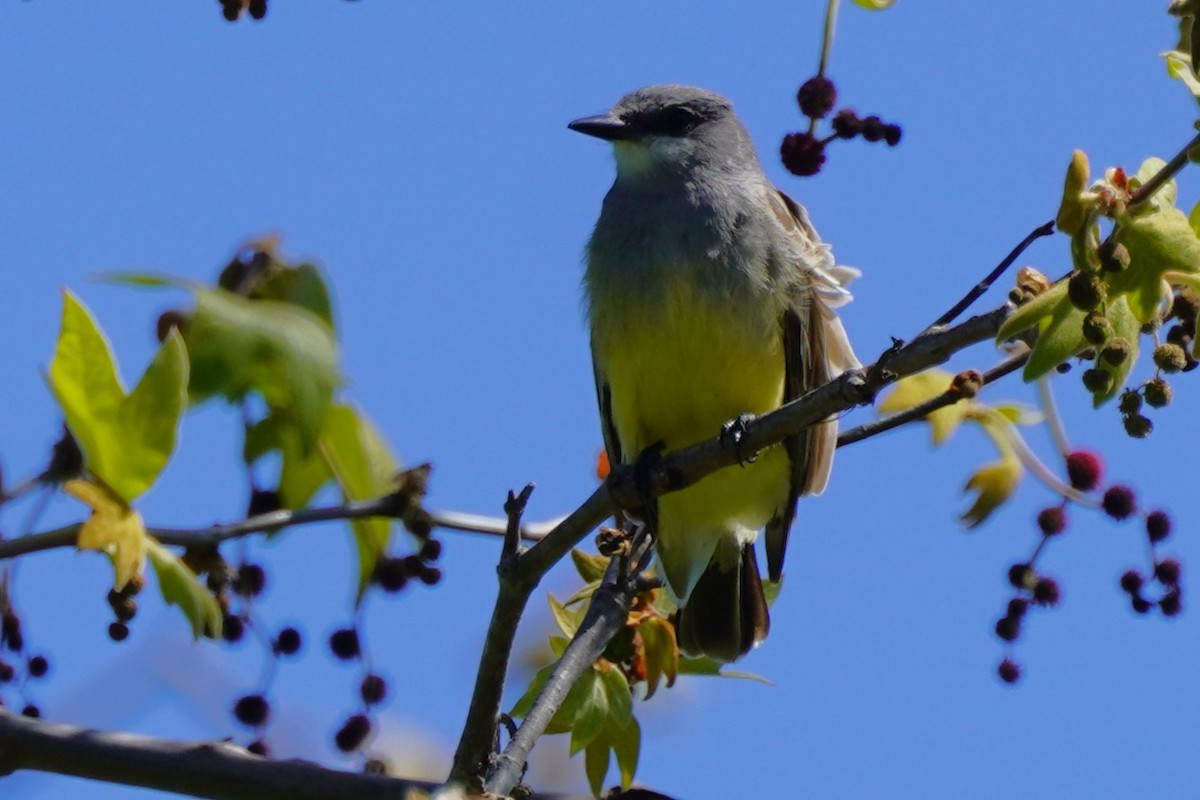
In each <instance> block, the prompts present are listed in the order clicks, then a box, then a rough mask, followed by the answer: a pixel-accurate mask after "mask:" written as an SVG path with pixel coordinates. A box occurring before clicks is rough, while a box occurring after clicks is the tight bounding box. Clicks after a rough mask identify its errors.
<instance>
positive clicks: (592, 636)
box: [483, 558, 637, 796]
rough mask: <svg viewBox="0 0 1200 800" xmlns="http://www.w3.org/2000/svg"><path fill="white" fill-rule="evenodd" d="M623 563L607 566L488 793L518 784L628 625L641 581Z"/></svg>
mask: <svg viewBox="0 0 1200 800" xmlns="http://www.w3.org/2000/svg"><path fill="white" fill-rule="evenodd" d="M620 562H621V559H619V558H613V559H612V561H610V562H609V565H608V571H607V572H606V573H605V576H604V580H603V582H602V583H601V584H600V587H599V588H598V589H596V591H595V592H594V593H593V594H592V600H591V602H590V603H589V604H588V610H587V613H586V614H585V615H584V618H583V621H582V622H581V623H580V624H579V629H578V630H577V631H576V632H575V635H574V636H573V637H572V638H571V642H570V644H568V645H567V649H566V650H565V651H563V654H562V657H561V658H559V659H558V663H557V664H555V665H554V669H553V670H552V671H551V672H550V677H548V678H547V679H546V683H545V684H543V686H542V688H541V691H540V692H538V696H537V698H536V699H535V700H534V701H533V705H532V706H531V707H530V709H529V713H528V714H526V715H525V718H524V719H523V720H522V721H521V727H520V728H518V729H517V732H516V734H515V735H514V736H513V737H512V740H511V741H510V742H509V743H508V747H506V748H505V749H504V752H503V753H501V754H500V755H499V756H497V757H496V760H495V763H494V764H493V765H492V769H491V770H490V772H489V774H488V776H487V778H486V779H485V780H484V783H483V788H484V791H486V792H491V793H493V794H496V795H501V796H506V795H508V793H509V792H510V791H511V790H512V788H513V787H514V786H516V785H517V783H519V782H520V780H521V775H522V773H523V772H524V769H525V762H526V760H527V759H528V758H529V751H530V750H532V749H533V745H534V743H535V742H536V741H537V740H538V739H539V738H540V737H541V735H542V734H543V733H545V732H546V727H547V726H548V725H549V724H550V720H552V719H553V718H554V715H555V713H556V712H557V711H558V709H559V708H560V707H561V706H562V703H563V700H565V699H566V697H567V693H569V692H570V691H571V687H572V686H574V685H575V683H576V681H578V680H579V679H580V677H582V676H583V674H584V673H585V672H586V671H587V670H589V669H592V666H593V665H594V664H595V663H596V659H598V658H599V657H600V656H601V655H602V654H603V653H604V649H605V648H606V647H608V643H609V642H610V641H611V640H612V638H613V637H614V636H616V635H617V633H618V632H620V630H621V629H622V628H623V627H624V626H625V619H626V617H627V616H628V615H629V609H630V608H631V607H632V606H633V599H634V597H635V596H636V594H637V583H636V581H635V579H634V577H633V576H630V575H626V574H624V573H623V571H622V569H621V566H620Z"/></svg>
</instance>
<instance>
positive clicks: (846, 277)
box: [766, 191, 859, 581]
mask: <svg viewBox="0 0 1200 800" xmlns="http://www.w3.org/2000/svg"><path fill="white" fill-rule="evenodd" d="M771 201H772V205H773V210H774V211H775V215H776V217H777V218H778V219H779V221H780V223H781V224H782V226H783V228H784V230H785V231H787V232H788V233H789V234H791V235H792V236H793V237H795V238H796V239H797V252H799V253H801V254H802V255H801V257H802V258H803V259H804V262H805V263H804V265H803V269H804V271H805V272H806V273H808V279H807V280H806V283H807V284H808V287H807V290H806V291H805V292H804V293H803V294H804V297H803V298H801V300H800V302H797V303H795V304H793V305H791V306H790V307H789V308H788V309H787V310H786V311H784V313H783V318H782V320H781V325H782V327H783V350H784V363H785V378H784V397H783V401H784V402H785V403H787V402H790V401H792V400H795V399H796V398H798V397H800V396H801V395H803V394H804V393H805V392H808V391H810V390H811V389H815V388H817V387H818V386H821V385H822V384H825V383H828V382H829V381H831V380H833V379H834V378H836V377H837V376H838V375H840V374H842V372H844V371H846V370H847V369H853V368H855V367H857V366H859V362H858V359H857V358H856V357H855V355H854V350H853V349H852V348H851V346H850V340H849V339H848V338H847V336H846V330H845V328H843V327H842V323H841V320H839V319H838V317H837V314H836V313H835V311H834V309H836V308H837V307H838V306H841V305H844V304H845V303H847V302H849V301H850V297H851V296H850V292H849V291H848V290H847V289H846V284H848V283H849V282H850V281H851V280H853V279H854V278H855V277H857V275H858V272H857V270H853V269H850V268H848V267H837V266H835V265H834V261H833V255H832V253H831V251H830V249H829V246H828V245H826V244H823V243H822V242H821V239H820V237H819V236H818V235H817V232H816V230H815V229H814V228H813V226H812V224H811V223H810V222H809V221H808V215H807V214H806V213H805V211H804V208H803V207H802V206H801V205H800V204H799V203H797V202H796V201H794V200H792V199H791V198H790V197H788V196H787V195H785V194H784V193H783V192H778V191H777V192H773V193H772V194H771ZM798 268H800V267H799V265H798ZM784 447H785V448H786V449H787V453H788V458H789V460H790V461H791V483H790V489H789V492H788V499H787V503H786V504H785V505H784V507H783V508H782V509H781V510H780V513H779V514H778V515H777V516H776V517H775V518H774V519H772V520H771V521H770V522H769V523H767V529H766V549H767V571H768V575H769V576H770V578H771V580H772V581H778V580H779V578H780V576H781V575H782V574H783V557H784V552H785V551H786V550H787V538H788V531H789V530H790V529H791V527H792V521H793V519H794V518H795V516H796V501H797V499H799V497H800V496H801V495H806V494H820V493H821V492H822V491H824V490H825V485H826V484H827V483H828V481H829V471H830V469H831V468H832V466H833V451H834V450H835V449H836V448H837V419H836V418H830V419H827V420H823V421H821V422H818V423H817V424H816V425H813V426H811V427H809V428H808V429H807V430H805V431H804V432H803V433H800V434H798V435H796V436H791V437H788V438H787V439H786V440H785V441H784Z"/></svg>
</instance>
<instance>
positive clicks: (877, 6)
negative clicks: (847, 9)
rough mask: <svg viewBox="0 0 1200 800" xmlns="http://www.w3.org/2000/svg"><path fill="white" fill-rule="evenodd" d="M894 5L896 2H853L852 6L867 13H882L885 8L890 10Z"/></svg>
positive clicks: (878, 0)
mask: <svg viewBox="0 0 1200 800" xmlns="http://www.w3.org/2000/svg"><path fill="white" fill-rule="evenodd" d="M895 3H896V0H854V5H856V6H858V7H859V8H865V9H867V10H868V11H883V10H884V9H885V8H891V7H892V6H893V5H895Z"/></svg>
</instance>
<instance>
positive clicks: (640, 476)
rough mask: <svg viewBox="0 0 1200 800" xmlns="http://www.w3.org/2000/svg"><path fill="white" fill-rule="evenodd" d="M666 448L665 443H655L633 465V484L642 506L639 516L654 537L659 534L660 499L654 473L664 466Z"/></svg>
mask: <svg viewBox="0 0 1200 800" xmlns="http://www.w3.org/2000/svg"><path fill="white" fill-rule="evenodd" d="M665 446H666V445H665V444H664V443H663V442H655V443H654V444H652V445H650V446H649V447H647V448H646V449H645V450H643V451H642V452H641V453H640V454H639V455H638V457H637V461H635V462H634V463H633V483H634V487H635V488H636V489H637V495H638V502H639V504H640V505H641V508H639V509H638V512H637V516H638V517H640V518H641V520H642V527H643V529H644V530H646V531H647V532H648V535H649V536H652V537H653V536H654V535H655V534H657V533H658V498H657V497H655V495H654V491H653V489H654V473H655V472H657V471H658V470H659V468H660V467H661V466H662V460H663V457H662V454H663V448H664V447H665Z"/></svg>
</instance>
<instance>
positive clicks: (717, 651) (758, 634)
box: [675, 543, 771, 661]
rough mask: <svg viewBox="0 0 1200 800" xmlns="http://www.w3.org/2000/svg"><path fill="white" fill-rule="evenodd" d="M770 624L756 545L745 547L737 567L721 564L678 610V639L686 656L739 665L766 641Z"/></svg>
mask: <svg viewBox="0 0 1200 800" xmlns="http://www.w3.org/2000/svg"><path fill="white" fill-rule="evenodd" d="M770 628H771V618H770V615H769V614H768V612H767V599H766V597H765V596H764V595H763V586H762V578H761V577H759V572H758V558H757V556H755V554H754V545H753V544H751V543H747V544H746V545H745V546H743V547H742V552H741V556H740V557H739V558H738V563H737V565H736V566H734V567H731V568H728V569H722V568H721V566H720V565H719V564H718V563H717V561H716V559H713V560H712V561H710V562H709V564H708V568H707V569H705V570H704V573H703V574H702V575H701V576H700V579H699V580H698V581H696V586H695V588H693V589H692V593H691V595H689V597H688V599H687V603H686V604H685V605H684V606H683V607H681V608H680V609H679V616H678V618H677V619H676V624H675V630H676V637H677V638H678V640H679V647H680V649H681V650H682V651H683V652H684V653H685V654H687V655H693V656H709V657H710V658H715V659H717V660H718V661H734V660H736V659H738V658H739V657H741V656H743V655H745V654H746V653H748V652H750V650H751V649H752V648H753V647H754V646H755V645H757V644H758V643H759V642H761V641H762V640H763V639H766V638H767V632H768V631H769V630H770Z"/></svg>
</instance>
